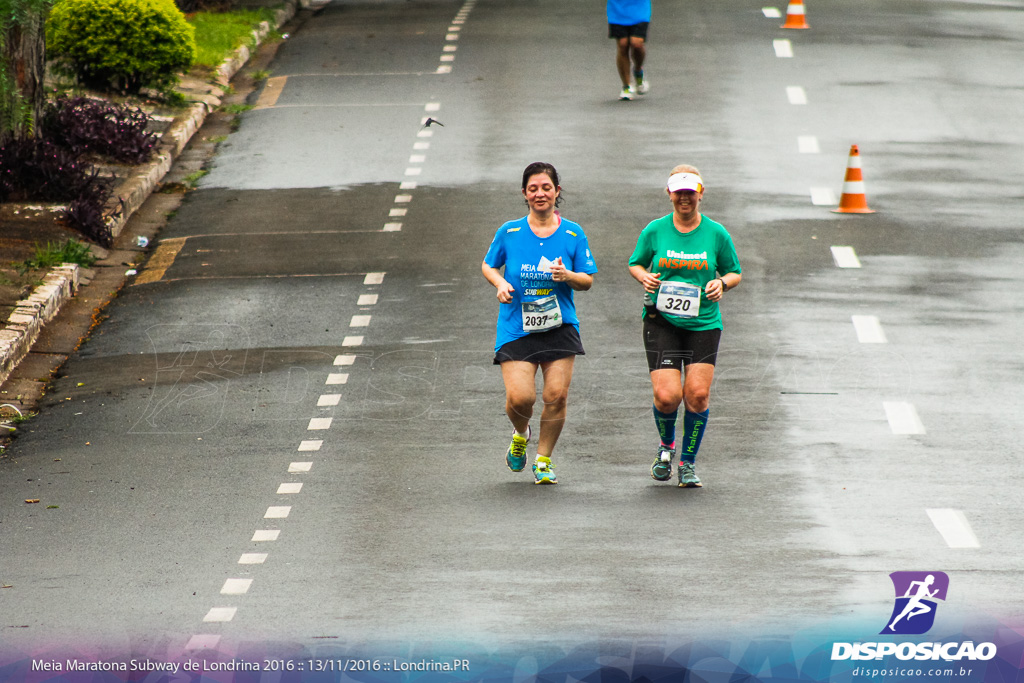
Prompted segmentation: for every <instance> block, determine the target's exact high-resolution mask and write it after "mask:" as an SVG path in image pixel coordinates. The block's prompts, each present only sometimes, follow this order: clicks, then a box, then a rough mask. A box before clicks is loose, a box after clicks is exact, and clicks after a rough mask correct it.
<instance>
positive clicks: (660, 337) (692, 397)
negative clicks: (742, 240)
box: [629, 165, 742, 488]
mask: <svg viewBox="0 0 1024 683" xmlns="http://www.w3.org/2000/svg"><path fill="white" fill-rule="evenodd" d="M666 191H667V192H668V196H669V199H670V200H671V201H672V209H673V210H672V213H670V214H668V215H667V216H663V217H661V218H659V219H657V220H654V221H651V222H650V223H649V224H648V225H647V227H646V228H644V229H643V232H641V233H640V237H639V238H638V239H637V243H636V249H635V250H634V251H633V255H632V256H631V257H630V258H629V272H630V274H631V275H632V276H633V277H634V278H635V279H636V281H637V282H639V283H640V284H641V285H642V286H643V288H644V312H643V321H644V322H643V334H644V348H645V349H646V351H647V367H648V369H649V370H650V372H651V385H652V387H653V389H654V422H655V424H656V425H657V427H658V434H659V436H660V440H661V443H660V444H659V446H658V455H657V457H656V458H655V461H654V464H653V465H652V466H651V476H652V477H654V478H655V479H656V480H658V481H668V480H670V479H671V478H672V460H673V458H674V457H675V452H676V434H675V432H676V419H677V417H678V414H679V405H680V404H683V407H684V409H685V411H684V415H683V431H684V433H683V438H682V448H681V450H680V453H679V466H678V469H677V473H678V477H679V486H682V487H685V488H692V487H698V486H701V485H702V484H701V481H700V478H698V477H697V473H696V471H695V470H694V463H695V461H696V457H697V450H698V449H699V448H700V442H701V439H702V438H703V436H704V428H705V426H706V425H707V422H708V414H709V411H708V396H709V394H710V392H711V381H712V380H713V379H714V376H715V362H716V359H717V355H718V343H719V340H720V339H721V336H722V316H721V313H720V312H719V310H718V309H719V302H720V301H721V300H722V295H723V294H724V293H725V292H727V291H729V290H731V289H734V288H735V287H736V286H737V285H739V283H740V280H741V279H742V275H741V268H740V262H739V258H738V257H737V256H736V248H735V247H734V246H733V243H732V237H730V236H729V233H728V232H727V231H726V230H725V228H724V227H722V225H721V224H720V223H717V222H715V221H713V220H711V219H710V218H708V217H707V216H704V215H703V214H701V212H700V203H701V200H702V199H703V198H704V181H703V180H702V179H701V176H700V172H699V171H698V170H697V169H696V168H694V167H693V166H689V165H681V166H676V167H675V168H674V169H672V173H671V174H670V175H669V179H668V186H667V188H666Z"/></svg>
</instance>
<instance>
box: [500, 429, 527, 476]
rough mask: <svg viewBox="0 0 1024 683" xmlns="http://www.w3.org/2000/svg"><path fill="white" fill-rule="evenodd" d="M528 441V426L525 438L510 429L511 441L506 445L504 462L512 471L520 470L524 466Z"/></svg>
mask: <svg viewBox="0 0 1024 683" xmlns="http://www.w3.org/2000/svg"><path fill="white" fill-rule="evenodd" d="M529 441H530V428H529V427H527V428H526V438H523V437H521V436H519V435H518V434H516V431H515V430H514V429H513V430H512V443H510V444H509V445H508V452H507V453H506V454H505V464H506V465H508V468H509V469H510V470H512V471H513V472H522V471H523V468H524V467H526V444H527V443H528V442H529Z"/></svg>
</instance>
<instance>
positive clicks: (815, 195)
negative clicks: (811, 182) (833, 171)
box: [811, 187, 839, 206]
mask: <svg viewBox="0 0 1024 683" xmlns="http://www.w3.org/2000/svg"><path fill="white" fill-rule="evenodd" d="M838 203H839V200H838V199H837V198H836V193H835V192H834V191H833V190H832V188H830V187H812V188H811V204H814V205H815V206H835V205H836V204H838Z"/></svg>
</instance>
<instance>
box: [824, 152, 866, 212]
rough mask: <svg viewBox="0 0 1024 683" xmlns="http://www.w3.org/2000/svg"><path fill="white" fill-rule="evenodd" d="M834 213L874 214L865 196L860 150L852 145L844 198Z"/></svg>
mask: <svg viewBox="0 0 1024 683" xmlns="http://www.w3.org/2000/svg"><path fill="white" fill-rule="evenodd" d="M832 212H833V213H874V211H872V210H871V209H869V208H868V197H867V195H866V194H864V176H863V175H862V174H861V171H860V150H859V149H857V145H850V160H849V162H847V164H846V178H845V179H844V180H843V196H842V197H840V198H839V208H838V209H832Z"/></svg>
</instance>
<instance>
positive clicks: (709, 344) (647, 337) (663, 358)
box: [644, 308, 722, 372]
mask: <svg viewBox="0 0 1024 683" xmlns="http://www.w3.org/2000/svg"><path fill="white" fill-rule="evenodd" d="M721 339H722V330H686V329H683V328H682V327H676V326H675V325H673V324H672V323H670V322H669V321H667V320H665V319H664V318H662V317H661V315H660V314H658V313H657V312H655V311H654V309H653V308H648V309H647V310H646V311H645V312H644V349H645V350H646V351H647V369H648V370H650V371H651V372H654V371H655V370H679V371H682V370H683V367H684V366H686V365H689V364H690V363H710V364H711V365H714V364H715V361H716V360H718V343H719V342H720V341H721Z"/></svg>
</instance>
